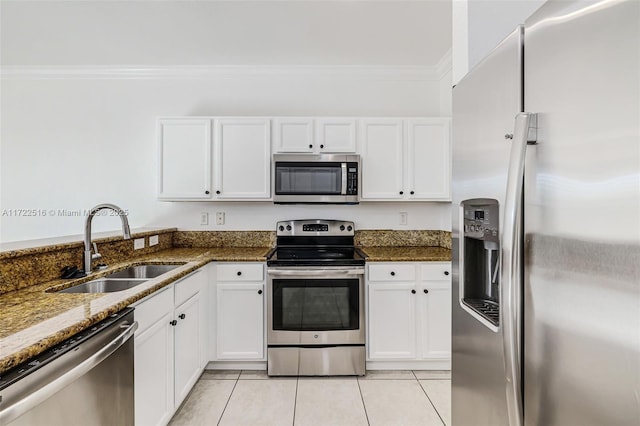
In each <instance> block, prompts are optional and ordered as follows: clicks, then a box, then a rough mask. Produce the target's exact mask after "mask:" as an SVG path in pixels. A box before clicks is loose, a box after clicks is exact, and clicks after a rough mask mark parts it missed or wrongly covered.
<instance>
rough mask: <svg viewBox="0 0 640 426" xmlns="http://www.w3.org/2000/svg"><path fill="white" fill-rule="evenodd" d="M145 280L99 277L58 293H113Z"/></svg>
mask: <svg viewBox="0 0 640 426" xmlns="http://www.w3.org/2000/svg"><path fill="white" fill-rule="evenodd" d="M145 281H148V280H147V279H146V278H138V279H128V280H123V279H115V280H114V279H109V278H99V279H97V280H93V281H89V282H86V283H83V284H78V285H74V286H73V287H69V288H65V289H64V290H59V291H57V293H113V292H116V291H122V290H128V289H130V288H132V287H135V286H137V285H140V284H142V283H143V282H145Z"/></svg>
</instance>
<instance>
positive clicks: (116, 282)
mask: <svg viewBox="0 0 640 426" xmlns="http://www.w3.org/2000/svg"><path fill="white" fill-rule="evenodd" d="M183 264H184V263H183ZM183 264H180V265H166V264H164V265H162V264H161V265H153V264H146V265H137V266H130V267H128V268H127V269H123V270H122V271H118V272H114V273H112V274H109V275H107V276H105V277H103V278H98V279H95V280H92V281H89V282H86V283H82V284H78V285H74V286H73V287H69V288H65V289H64V290H48V291H55V292H56V293H113V292H116V291H123V290H128V289H130V288H132V287H135V286H137V285H140V284H142V283H143V282H145V281H148V280H150V279H152V278H156V277H159V276H160V275H162V274H166V273H167V272H170V271H172V270H174V269H176V268H179V267H180V266H182V265H183Z"/></svg>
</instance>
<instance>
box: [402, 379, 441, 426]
mask: <svg viewBox="0 0 640 426" xmlns="http://www.w3.org/2000/svg"><path fill="white" fill-rule="evenodd" d="M411 372H412V373H413V375H414V377H415V378H416V381H417V382H418V385H419V386H420V389H422V392H424V395H425V396H426V397H427V399H428V400H429V403H430V404H431V406H432V407H433V409H434V410H435V412H436V414H437V415H438V417H439V418H440V421H441V422H442V424H443V425H445V426H448V425H447V424H446V423H445V422H444V419H443V418H442V416H441V415H440V412H439V411H438V409H437V408H436V405H435V404H434V403H433V401H432V400H431V398H430V397H429V394H428V393H427V390H426V389H425V388H424V386H422V383H420V380H418V376H416V373H415V372H414V371H413V370H411Z"/></svg>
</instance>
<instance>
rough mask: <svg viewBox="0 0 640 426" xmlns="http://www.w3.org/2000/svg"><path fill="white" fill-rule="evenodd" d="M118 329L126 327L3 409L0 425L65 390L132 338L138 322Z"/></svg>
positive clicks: (0, 415) (0, 414) (0, 413)
mask: <svg viewBox="0 0 640 426" xmlns="http://www.w3.org/2000/svg"><path fill="white" fill-rule="evenodd" d="M120 327H121V328H123V327H126V329H125V330H124V331H123V332H122V333H120V334H119V335H118V336H116V337H115V338H114V339H113V340H112V341H111V342H109V343H107V344H106V345H105V346H103V347H102V348H101V349H100V350H99V351H97V352H96V353H95V354H93V355H91V356H90V357H89V358H87V359H85V360H84V361H82V362H81V363H80V364H78V365H77V366H75V367H73V368H72V369H71V370H69V371H68V372H66V373H64V374H63V375H62V376H60V377H58V378H56V379H54V380H52V381H51V382H49V383H47V384H46V385H44V386H43V387H41V388H40V389H38V390H36V391H34V392H33V393H31V394H29V396H28V397H26V398H23V399H20V400H19V401H16V403H15V404H12V405H10V406H8V407H5V408H4V409H3V410H2V411H0V424H3V425H5V424H7V423H8V422H10V421H11V420H13V419H16V418H18V417H20V416H21V415H23V414H24V413H26V412H27V411H29V410H30V409H32V408H33V407H35V406H37V405H38V404H40V403H41V402H43V401H45V400H46V399H48V398H50V397H51V396H52V395H54V394H55V393H57V392H58V391H60V390H62V389H63V388H65V387H66V386H67V385H69V384H71V383H73V382H74V381H76V380H77V379H79V378H80V377H82V376H83V375H85V374H86V373H87V372H89V370H91V369H92V368H93V367H95V366H96V365H98V364H100V363H101V362H102V361H104V360H105V359H107V358H108V357H109V356H110V355H111V354H113V353H114V352H115V351H116V350H118V348H120V346H122V345H123V344H124V343H125V342H126V341H127V340H129V339H130V338H132V337H133V334H134V333H135V331H136V330H137V328H138V322H137V321H134V322H133V323H132V324H126V323H123V324H122V325H120Z"/></svg>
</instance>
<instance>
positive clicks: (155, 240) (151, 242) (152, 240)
mask: <svg viewBox="0 0 640 426" xmlns="http://www.w3.org/2000/svg"><path fill="white" fill-rule="evenodd" d="M158 242H159V241H158V236H157V235H152V236H150V237H149V247H151V246H155V245H156V244H158Z"/></svg>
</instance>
